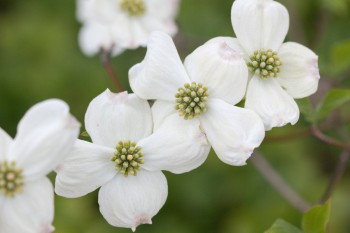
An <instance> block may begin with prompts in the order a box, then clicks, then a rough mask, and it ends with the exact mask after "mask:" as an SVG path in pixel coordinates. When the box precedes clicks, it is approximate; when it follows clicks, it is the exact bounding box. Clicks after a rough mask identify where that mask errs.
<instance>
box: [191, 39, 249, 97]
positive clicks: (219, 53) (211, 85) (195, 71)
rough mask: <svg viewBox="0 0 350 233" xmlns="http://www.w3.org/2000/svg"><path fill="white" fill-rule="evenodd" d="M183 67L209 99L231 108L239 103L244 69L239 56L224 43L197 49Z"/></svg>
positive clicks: (246, 69)
mask: <svg viewBox="0 0 350 233" xmlns="http://www.w3.org/2000/svg"><path fill="white" fill-rule="evenodd" d="M231 42H232V41H231ZM185 67H186V69H187V73H188V74H189V76H190V79H191V80H192V81H195V82H197V83H202V84H203V85H204V86H206V87H207V88H208V93H209V95H210V97H213V98H219V99H222V100H224V101H226V102H228V103H233V104H236V103H238V102H239V101H241V100H242V98H243V96H244V94H245V91H246V88H247V81H248V68H247V65H246V62H245V61H244V60H243V58H242V55H241V52H239V51H235V50H234V49H232V48H231V47H230V45H229V44H228V43H226V41H220V40H216V41H211V42H210V43H206V44H204V45H202V46H200V47H199V48H197V49H196V50H195V51H194V52H193V53H191V54H190V55H189V56H188V57H187V58H186V60H185Z"/></svg>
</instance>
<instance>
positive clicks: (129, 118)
mask: <svg viewBox="0 0 350 233" xmlns="http://www.w3.org/2000/svg"><path fill="white" fill-rule="evenodd" d="M155 123H157V122H155ZM157 124H158V123H157ZM178 124H179V118H177V117H176V118H168V119H167V120H166V121H164V123H163V124H162V126H161V127H159V128H158V129H157V130H156V131H154V132H153V133H152V131H153V120H152V112H151V108H150V106H149V104H148V102H147V101H145V100H142V99H140V98H138V97H137V96H136V95H134V94H129V95H128V94H127V92H122V93H118V94H114V93H111V92H110V91H109V90H106V91H105V92H104V93H102V94H101V95H99V96H98V97H96V98H95V99H94V100H93V101H92V102H91V103H90V105H89V107H88V110H87V112H86V115H85V127H86V130H87V132H88V133H89V135H90V137H91V139H92V141H93V143H90V142H86V141H82V140H78V142H77V144H76V145H75V147H74V149H73V151H72V152H71V154H70V155H69V156H68V157H67V159H66V160H65V161H64V163H63V164H61V165H60V166H59V168H58V170H57V177H56V187H55V190H56V193H57V194H58V195H61V196H64V197H69V198H74V197H80V196H83V195H85V194H87V193H89V192H92V191H94V190H95V189H97V188H99V187H101V189H100V191H99V197H98V202H99V205H100V211H101V213H102V215H103V216H104V218H105V219H106V220H107V221H108V222H109V223H110V224H111V225H113V226H116V227H125V228H131V229H132V230H133V231H135V230H136V227H137V226H139V225H140V224H151V223H152V221H151V219H152V217H153V216H154V215H156V214H157V213H158V211H159V210H160V208H161V207H162V206H163V205H164V203H165V201H166V198H167V196H168V186H167V181H166V178H165V176H164V175H163V173H162V172H161V170H168V171H171V172H173V173H183V172H187V171H190V170H192V169H194V168H196V167H198V166H199V165H201V164H202V163H203V162H204V160H205V159H206V157H207V155H208V153H209V150H210V146H209V145H208V143H207V140H206V138H205V135H204V134H203V133H202V132H201V130H200V128H199V124H197V125H196V124H189V123H186V122H185V123H184V127H182V128H177V125H178Z"/></svg>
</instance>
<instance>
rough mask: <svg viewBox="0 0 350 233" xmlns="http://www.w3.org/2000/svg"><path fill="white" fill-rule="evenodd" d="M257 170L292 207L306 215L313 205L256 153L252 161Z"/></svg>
mask: <svg viewBox="0 0 350 233" xmlns="http://www.w3.org/2000/svg"><path fill="white" fill-rule="evenodd" d="M250 160H251V161H252V163H253V165H254V166H255V168H256V169H257V170H258V171H259V172H260V173H261V174H262V175H263V176H264V177H265V179H266V180H267V181H268V182H269V183H270V184H271V185H272V186H273V187H274V188H275V189H276V190H277V191H278V192H279V193H280V194H281V195H282V196H283V197H284V198H285V199H286V200H287V201H288V202H289V203H290V204H291V205H292V206H294V208H296V209H297V210H299V211H300V212H302V213H304V212H305V211H307V210H308V209H309V208H310V207H311V205H310V204H309V203H308V202H307V201H305V200H304V199H303V198H302V197H301V196H300V195H299V194H298V193H296V192H295V191H294V190H293V189H292V188H291V187H290V186H289V185H288V184H287V183H286V181H285V180H284V179H283V178H282V177H281V175H280V174H278V172H277V171H276V170H275V169H274V168H273V167H272V166H271V165H270V164H269V162H268V161H267V160H266V159H265V158H264V157H263V155H262V154H260V153H257V152H255V153H254V154H253V156H252V157H251V159H250Z"/></svg>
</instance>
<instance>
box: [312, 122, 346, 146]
mask: <svg viewBox="0 0 350 233" xmlns="http://www.w3.org/2000/svg"><path fill="white" fill-rule="evenodd" d="M311 132H312V134H313V135H314V136H315V137H316V138H318V139H319V140H321V141H323V142H325V143H327V144H329V145H332V146H336V147H340V148H342V149H344V150H347V151H350V144H347V143H344V142H342V141H339V140H337V139H334V138H332V137H329V136H327V135H325V134H324V133H323V132H322V131H321V130H320V129H319V128H318V127H317V126H316V125H314V126H312V128H311Z"/></svg>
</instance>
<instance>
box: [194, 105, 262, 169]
mask: <svg viewBox="0 0 350 233" xmlns="http://www.w3.org/2000/svg"><path fill="white" fill-rule="evenodd" d="M201 121H202V126H203V129H204V131H205V133H206V135H207V137H208V140H209V143H210V144H211V145H212V146H213V149H214V151H215V152H216V154H217V155H218V157H219V158H220V159H221V160H222V161H223V162H225V163H227V164H230V165H235V166H242V165H245V164H246V160H247V159H248V158H249V157H250V155H251V154H252V153H253V150H254V149H255V148H257V147H258V146H259V145H260V144H261V142H262V140H263V139H264V136H265V130H264V125H263V123H262V122H261V120H260V118H259V116H258V115H257V114H255V113H254V112H253V111H251V110H248V109H244V108H238V107H236V106H233V105H230V104H228V103H226V102H224V101H222V100H220V99H209V101H208V112H206V113H205V114H204V115H203V116H202V119H201Z"/></svg>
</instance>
